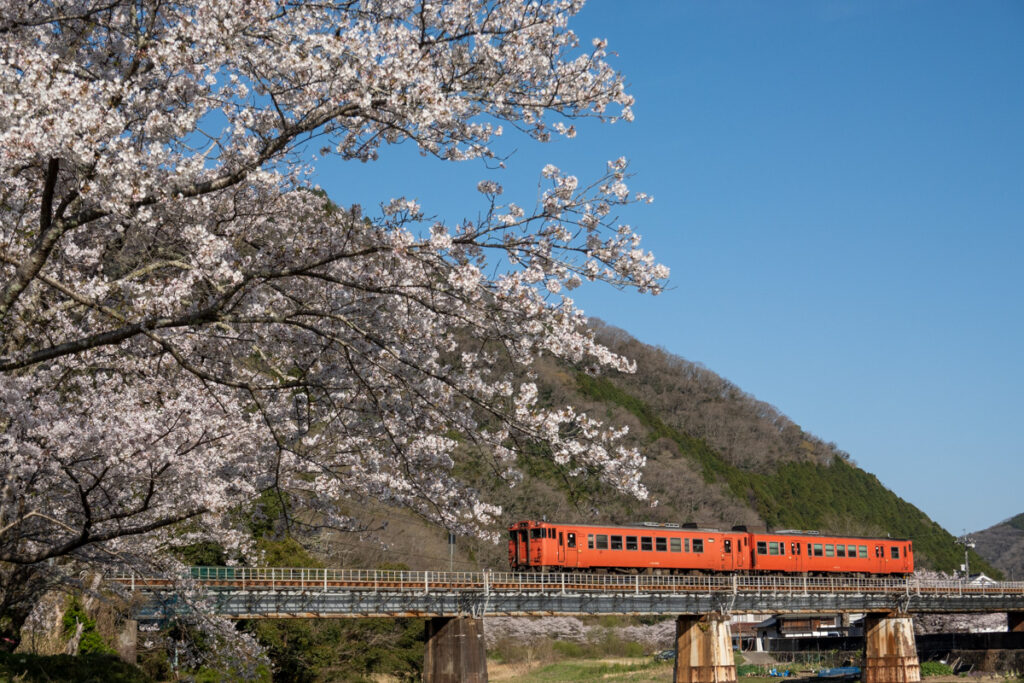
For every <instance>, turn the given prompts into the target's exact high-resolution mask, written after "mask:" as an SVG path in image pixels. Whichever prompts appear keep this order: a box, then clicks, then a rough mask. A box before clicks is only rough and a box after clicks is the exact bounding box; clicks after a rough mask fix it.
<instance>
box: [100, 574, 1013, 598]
mask: <svg viewBox="0 0 1024 683" xmlns="http://www.w3.org/2000/svg"><path fill="white" fill-rule="evenodd" d="M110 578H111V579H112V580H114V581H117V582H119V583H122V584H125V585H128V586H130V587H131V588H132V589H133V590H135V589H148V590H167V589H170V588H171V587H172V585H174V584H177V583H182V582H185V583H198V584H200V585H205V586H208V587H210V588H212V589H219V590H225V589H226V590H282V591H284V590H293V589H301V590H305V591H308V590H315V589H319V590H323V591H339V590H371V591H385V590H386V591H396V590H397V591H415V592H428V593H429V592H432V591H483V592H485V593H486V592H492V591H493V592H499V591H500V592H519V593H527V592H528V593H566V592H574V593H578V592H619V593H625V592H635V593H659V592H664V593H675V592H690V593H713V592H719V593H721V592H731V593H741V592H744V593H746V592H757V593H782V592H785V593H817V594H821V593H907V594H932V595H1008V594H1021V593H1024V582H1019V581H1018V582H1001V583H996V584H983V585H978V584H972V583H968V582H965V581H956V580H938V581H936V580H922V579H918V578H915V577H909V578H889V579H879V578H848V577H801V576H667V575H666V576H661V575H617V574H561V573H548V574H534V573H519V572H515V573H513V572H491V571H484V572H440V571H392V570H378V569H325V568H314V567H190V568H189V569H188V570H187V571H186V572H185V573H184V574H183V575H181V576H179V577H175V578H173V579H169V578H166V577H165V578H153V577H145V576H142V575H139V574H136V573H133V572H131V571H129V570H125V571H122V572H119V573H117V574H115V575H113V576H111V577H110Z"/></svg>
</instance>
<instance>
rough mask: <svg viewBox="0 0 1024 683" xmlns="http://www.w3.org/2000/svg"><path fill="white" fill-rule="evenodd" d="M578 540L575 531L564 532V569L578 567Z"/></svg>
mask: <svg viewBox="0 0 1024 683" xmlns="http://www.w3.org/2000/svg"><path fill="white" fill-rule="evenodd" d="M579 561H580V549H579V539H578V538H577V537H576V532H575V531H566V532H565V563H564V564H563V565H562V566H564V567H578V566H579V564H580V562H579Z"/></svg>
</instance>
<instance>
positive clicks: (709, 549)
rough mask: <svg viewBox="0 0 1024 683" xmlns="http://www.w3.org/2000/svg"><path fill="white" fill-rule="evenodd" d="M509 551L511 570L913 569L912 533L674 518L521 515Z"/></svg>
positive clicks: (512, 530) (511, 534) (858, 571)
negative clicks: (573, 520) (591, 519)
mask: <svg viewBox="0 0 1024 683" xmlns="http://www.w3.org/2000/svg"><path fill="white" fill-rule="evenodd" d="M508 559H509V564H510V566H511V567H512V570H513V571H604V572H620V573H649V574H689V573H728V572H740V573H765V574H811V575H830V574H857V575H864V576H868V575H874V576H891V575H904V574H910V573H912V572H913V571H914V549H913V544H912V543H911V542H910V541H908V540H901V539H892V538H862V537H856V536H825V535H822V534H819V533H817V532H808V531H780V532H774V533H759V532H747V531H742V530H733V531H718V530H715V529H698V528H690V527H680V526H677V525H669V524H637V525H632V526H606V525H596V524H557V523H553V522H537V521H523V522H518V523H516V524H513V525H512V526H511V527H509V541H508Z"/></svg>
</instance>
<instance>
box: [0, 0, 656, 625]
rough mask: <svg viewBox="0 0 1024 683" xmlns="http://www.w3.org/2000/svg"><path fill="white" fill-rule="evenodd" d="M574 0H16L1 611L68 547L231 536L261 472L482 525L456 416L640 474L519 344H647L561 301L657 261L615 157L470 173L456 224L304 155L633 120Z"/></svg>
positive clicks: (496, 435)
mask: <svg viewBox="0 0 1024 683" xmlns="http://www.w3.org/2000/svg"><path fill="white" fill-rule="evenodd" d="M581 5H582V2H581V1H580V0H547V1H542V2H523V1H520V0H446V1H444V2H441V1H434V2H427V1H426V0H333V1H332V0H324V1H318V2H304V1H302V0H0V8H2V11H0V93H2V102H3V106H2V107H0V470H2V472H3V481H4V483H3V489H2V493H0V568H2V569H0V590H2V596H0V609H2V610H4V612H5V613H8V614H15V615H17V614H23V612H24V610H25V609H26V606H27V605H28V604H30V602H31V598H32V595H30V594H29V593H30V592H31V591H28V592H26V591H25V590H22V591H21V592H19V591H18V590H16V588H17V587H19V586H20V587H24V586H28V585H42V583H41V577H43V578H45V577H47V576H50V575H52V573H53V572H59V571H66V568H67V567H78V566H80V565H81V563H92V564H96V563H101V564H102V563H107V564H109V563H132V562H143V561H149V562H158V561H159V558H163V557H166V554H167V549H168V547H169V546H170V545H173V544H182V543H188V542H192V541H196V540H201V539H209V538H213V539H216V540H217V541H218V542H219V543H220V544H222V545H224V546H225V547H227V548H229V549H231V550H238V551H244V550H245V546H246V537H245V534H244V533H242V532H241V531H240V530H239V528H238V524H237V522H238V517H237V515H236V514H233V511H236V510H237V509H238V508H239V506H241V505H244V504H245V503H246V502H248V501H252V500H253V498H254V497H255V496H256V495H258V494H260V493H261V492H265V491H287V492H289V494H290V495H291V496H293V497H295V499H297V500H301V501H302V502H303V503H304V504H305V505H307V506H308V507H309V509H311V510H312V512H311V513H310V514H311V515H315V519H317V520H320V521H322V523H323V524H333V525H337V526H344V525H345V524H347V523H350V521H351V520H349V519H347V518H346V517H345V516H344V515H341V514H339V513H338V506H337V503H338V501H341V500H345V499H346V498H352V497H364V496H369V497H372V498H374V499H376V500H379V501H382V502H384V503H386V504H390V505H396V506H404V507H408V508H411V509H413V510H415V511H417V512H418V513H420V514H422V515H424V516H426V517H428V518H430V519H432V520H435V521H437V522H439V523H441V524H443V525H445V526H446V527H448V528H451V529H453V530H458V531H460V532H463V533H475V534H483V535H486V534H489V533H493V531H494V520H495V518H496V516H497V514H498V513H499V510H498V509H497V508H496V507H494V506H493V505H490V504H488V503H487V501H485V500H481V498H480V496H479V495H478V494H477V493H476V492H475V491H473V490H472V489H471V488H470V487H468V486H467V485H466V484H465V483H464V482H461V481H459V479H458V478H457V477H456V476H454V475H453V464H454V460H453V456H454V455H455V452H456V449H457V447H458V446H459V443H460V441H461V442H463V443H469V444H474V445H475V446H477V448H475V449H474V452H476V453H480V455H479V456H477V457H479V458H481V459H482V460H484V461H485V462H486V464H487V465H488V466H490V467H492V468H493V471H494V473H495V475H496V476H500V477H505V478H507V479H508V480H509V481H510V482H511V483H514V482H515V480H516V477H517V476H518V475H517V472H516V455H517V449H518V447H519V446H520V445H521V444H523V443H524V442H527V441H529V442H537V441H540V442H544V443H546V444H548V446H549V450H550V453H551V457H552V458H553V459H554V460H555V461H556V462H558V463H559V464H561V465H563V466H564V467H565V468H567V470H568V471H571V472H573V473H575V474H580V475H582V474H588V475H594V476H598V477H600V478H601V479H603V480H604V481H605V482H607V483H608V484H609V485H611V486H614V487H616V488H618V489H620V490H623V491H627V492H631V493H633V494H635V495H637V496H640V497H643V496H644V495H645V492H644V490H643V487H642V486H641V484H640V468H641V466H642V464H643V458H642V457H641V456H640V454H639V453H637V452H636V451H634V450H630V449H626V448H623V447H622V446H621V443H620V442H621V437H622V432H621V430H617V429H615V428H614V427H610V426H607V425H603V424H601V423H600V422H599V421H597V420H594V419H592V418H590V417H588V416H587V415H584V414H581V413H579V412H577V411H575V410H574V409H573V408H572V407H570V406H546V405H542V404H541V403H539V402H538V395H537V388H536V386H535V384H534V383H532V382H531V381H530V378H529V374H528V372H527V370H528V368H529V366H530V364H531V362H532V361H533V360H534V359H536V358H537V357H538V356H540V355H542V354H548V355H551V356H553V357H557V358H560V359H564V360H565V361H567V362H571V363H576V364H579V365H581V366H586V367H590V368H594V369H595V370H597V369H600V368H612V369H616V370H623V371H628V370H630V367H631V366H630V363H629V361H628V360H626V359H624V358H622V357H619V356H617V355H615V354H613V353H611V352H609V351H608V350H607V349H606V348H604V347H602V346H601V345H599V344H597V343H596V342H595V341H594V339H593V337H592V335H591V334H590V333H589V332H588V330H587V329H586V326H585V324H584V323H585V320H584V318H583V316H582V313H581V311H580V310H579V309H578V308H576V307H575V306H574V304H573V301H572V299H570V298H569V297H568V292H569V291H570V290H572V289H573V288H575V287H576V286H578V285H580V284H581V283H582V282H583V281H603V282H606V283H609V284H610V285H612V286H615V287H632V288H636V289H638V290H640V291H641V292H654V293H657V292H658V291H659V290H660V289H661V288H662V287H663V285H664V282H665V279H666V278H667V276H668V271H667V269H665V268H664V267H663V266H661V265H659V264H657V263H656V262H655V261H654V260H653V257H652V256H651V255H650V254H649V253H647V252H645V251H643V250H642V249H641V248H640V246H639V237H638V236H637V235H636V234H635V233H634V231H633V230H632V229H631V228H630V227H629V226H623V225H618V224H617V222H616V220H615V219H614V214H615V211H616V208H617V207H620V206H622V205H624V204H626V203H629V202H633V201H637V200H641V201H642V200H644V199H645V198H644V197H643V195H639V194H636V193H632V192H631V191H630V190H629V189H628V188H627V186H626V182H625V181H626V179H627V168H626V162H625V160H622V159H619V160H617V161H612V162H610V163H609V164H608V166H607V168H606V169H605V170H604V172H603V173H602V174H600V175H599V177H597V178H595V179H594V180H593V182H588V183H581V182H579V181H578V180H577V178H576V177H574V176H572V175H569V174H568V173H564V172H562V171H561V170H559V169H557V168H555V167H553V166H547V167H545V168H544V169H543V171H542V172H541V177H540V179H539V182H540V191H539V194H538V199H537V201H536V203H535V205H534V206H519V205H517V204H516V203H514V202H510V201H507V200H505V199H504V198H503V195H502V188H501V187H500V186H499V185H498V184H497V183H495V182H493V181H491V180H483V181H481V183H480V184H479V186H478V188H477V189H478V191H479V193H480V194H479V195H477V196H478V197H479V200H480V206H479V210H478V211H474V214H475V217H474V218H473V219H472V220H465V219H460V220H457V221H455V222H446V221H439V220H434V219H428V218H427V217H426V214H425V213H424V211H423V210H422V209H421V208H420V206H419V204H417V203H416V202H415V201H412V200H409V199H405V198H400V199H396V200H393V201H392V202H391V203H390V204H388V205H387V206H384V207H382V208H381V210H380V211H379V212H376V213H375V214H374V215H364V214H363V213H362V211H361V210H360V209H359V207H358V206H353V207H351V208H341V207H338V206H335V205H334V204H332V203H331V202H330V201H329V200H328V199H327V198H326V197H325V196H324V194H323V193H322V192H320V191H318V190H317V188H316V187H315V186H314V185H313V183H312V180H311V178H312V172H313V170H314V169H313V166H312V164H313V163H314V161H313V160H314V159H315V158H316V157H318V156H324V155H336V156H338V157H340V158H341V159H344V160H351V161H362V162H369V161H373V160H375V159H377V158H378V155H379V154H381V153H382V152H383V151H384V150H385V149H386V148H387V146H389V145H391V144H394V143H399V142H403V141H405V142H407V143H410V144H415V145H417V146H418V148H419V149H420V150H421V151H422V152H423V153H424V154H426V155H432V156H434V157H437V158H438V159H439V160H444V161H460V160H467V159H484V160H486V159H494V158H495V155H496V152H495V151H494V148H493V145H494V142H495V140H496V139H497V138H498V136H500V135H501V134H502V133H503V129H504V128H505V127H508V128H512V129H515V130H516V134H517V135H527V136H530V137H532V138H534V139H536V140H537V141H546V140H548V139H549V138H550V137H551V136H553V135H561V136H568V137H572V136H573V135H574V134H575V128H574V127H573V125H572V122H573V120H574V119H576V118H578V117H596V118H598V119H601V120H604V121H609V122H613V121H616V120H619V119H627V120H628V119H630V118H631V113H630V106H631V104H632V99H631V98H630V96H629V95H628V94H626V92H625V89H624V85H623V80H622V77H621V75H620V74H618V73H617V72H616V71H615V70H614V69H613V68H612V67H611V66H610V65H609V64H608V63H607V61H606V58H607V55H606V46H605V43H604V42H602V41H600V40H594V41H593V42H592V43H583V44H581V43H580V42H579V41H578V39H577V37H576V35H575V34H574V33H573V32H572V31H571V30H570V29H569V28H568V27H567V21H568V19H569V18H570V17H571V15H573V14H574V13H576V12H577V11H578V10H579V9H580V7H581ZM439 163H440V162H439ZM349 168H351V170H352V172H358V165H355V164H353V165H352V166H350V167H349ZM401 191H402V190H401V188H400V187H399V188H396V191H395V194H399V193H400V192H401ZM428 199H429V198H428ZM524 378H525V379H524ZM61 568H64V569H63V570H61ZM29 579H33V580H29ZM14 621H17V619H14Z"/></svg>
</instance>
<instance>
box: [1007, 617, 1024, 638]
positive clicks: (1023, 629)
mask: <svg viewBox="0 0 1024 683" xmlns="http://www.w3.org/2000/svg"><path fill="white" fill-rule="evenodd" d="M1006 630H1007V631H1011V632H1014V633H1024V612H1007V613H1006Z"/></svg>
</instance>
